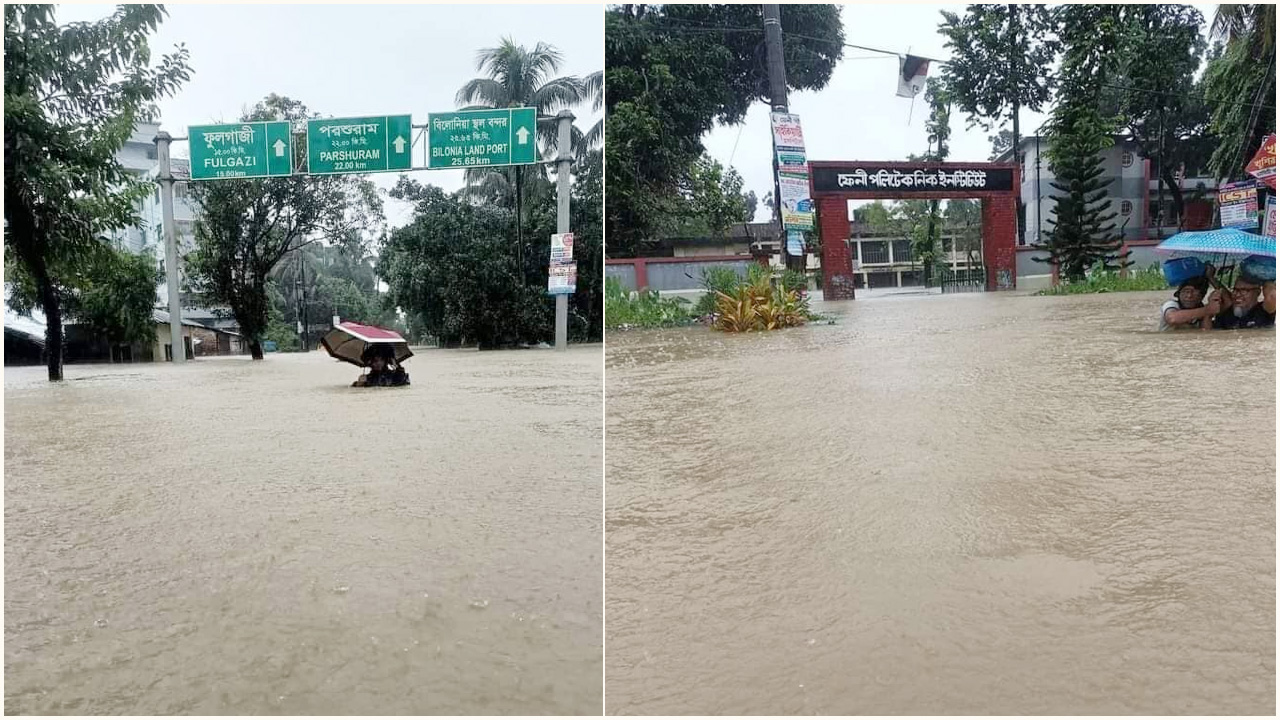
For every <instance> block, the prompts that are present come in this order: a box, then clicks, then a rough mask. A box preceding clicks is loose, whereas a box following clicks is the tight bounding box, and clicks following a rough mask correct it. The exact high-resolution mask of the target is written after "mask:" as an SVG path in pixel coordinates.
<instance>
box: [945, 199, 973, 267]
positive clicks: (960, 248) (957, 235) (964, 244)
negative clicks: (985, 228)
mask: <svg viewBox="0 0 1280 720" xmlns="http://www.w3.org/2000/svg"><path fill="white" fill-rule="evenodd" d="M943 223H944V225H945V226H946V228H947V230H948V231H950V232H951V233H952V236H953V237H954V242H953V247H954V249H955V251H956V252H963V253H964V254H965V255H966V256H967V259H968V260H969V261H970V262H973V261H974V260H976V259H977V258H979V257H981V256H982V203H981V202H979V201H978V200H948V201H947V209H946V211H945V212H944V213H943Z"/></svg>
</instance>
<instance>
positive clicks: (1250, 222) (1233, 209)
mask: <svg viewBox="0 0 1280 720" xmlns="http://www.w3.org/2000/svg"><path fill="white" fill-rule="evenodd" d="M1218 211H1219V213H1220V214H1221V216H1222V227H1224V228H1236V229H1238V230H1247V231H1249V232H1257V230H1258V185H1257V183H1256V182H1255V181H1253V180H1245V181H1244V182H1236V183H1228V184H1226V185H1223V186H1221V187H1219V188H1218Z"/></svg>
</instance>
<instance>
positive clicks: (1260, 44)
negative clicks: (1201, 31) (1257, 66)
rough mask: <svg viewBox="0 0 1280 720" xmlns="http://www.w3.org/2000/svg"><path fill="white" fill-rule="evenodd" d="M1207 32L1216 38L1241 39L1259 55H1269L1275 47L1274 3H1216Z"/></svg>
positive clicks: (1234, 40)
mask: <svg viewBox="0 0 1280 720" xmlns="http://www.w3.org/2000/svg"><path fill="white" fill-rule="evenodd" d="M1209 34H1210V36H1211V37H1213V38H1214V39H1215V40H1218V39H1221V40H1226V41H1227V42H1237V41H1241V40H1243V41H1245V42H1247V43H1248V44H1249V48H1250V49H1251V50H1253V51H1255V52H1256V53H1257V56H1258V57H1260V58H1266V57H1270V56H1271V55H1272V54H1273V53H1274V52H1275V49H1276V6H1275V5H1219V6H1218V9H1217V11H1215V12H1214V14H1213V26H1212V27H1211V28H1210V30H1209Z"/></svg>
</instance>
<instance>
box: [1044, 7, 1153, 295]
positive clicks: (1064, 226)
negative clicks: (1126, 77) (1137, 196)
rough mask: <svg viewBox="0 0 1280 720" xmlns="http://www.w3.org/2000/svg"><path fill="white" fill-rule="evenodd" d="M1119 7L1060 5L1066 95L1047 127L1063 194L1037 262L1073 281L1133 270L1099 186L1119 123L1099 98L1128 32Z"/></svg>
mask: <svg viewBox="0 0 1280 720" xmlns="http://www.w3.org/2000/svg"><path fill="white" fill-rule="evenodd" d="M1123 8H1124V6H1121V5H1070V6H1065V7H1063V8H1062V9H1061V10H1060V12H1061V18H1062V38H1063V43H1064V56H1063V62H1062V75H1061V79H1062V80H1061V82H1062V84H1061V91H1060V94H1059V99H1058V105H1057V106H1056V107H1055V108H1054V111H1053V115H1052V117H1051V118H1050V121H1049V132H1048V140H1049V149H1048V152H1047V153H1046V156H1047V158H1048V160H1049V166H1050V168H1051V169H1052V170H1053V173H1054V176H1055V179H1054V180H1053V181H1051V182H1050V185H1051V186H1052V187H1053V188H1054V189H1055V190H1057V191H1058V194H1055V195H1054V196H1053V197H1052V198H1051V200H1052V201H1053V203H1054V209H1053V217H1052V218H1051V219H1050V220H1049V224H1050V225H1051V226H1052V229H1051V230H1050V232H1049V236H1048V241H1047V242H1046V243H1045V249H1046V250H1048V252H1049V257H1048V258H1036V260H1039V261H1040V262H1051V263H1054V264H1056V265H1057V266H1058V270H1059V273H1060V274H1061V275H1062V276H1064V277H1066V279H1067V280H1068V281H1076V280H1081V279H1083V278H1084V276H1085V273H1086V272H1087V271H1088V270H1090V269H1091V268H1093V267H1095V266H1099V265H1100V266H1102V267H1104V268H1107V269H1115V268H1117V267H1119V268H1123V267H1126V266H1128V265H1129V264H1130V263H1129V262H1128V256H1129V252H1128V251H1124V252H1122V251H1121V247H1122V239H1121V237H1120V235H1119V234H1118V233H1116V232H1115V227H1116V226H1115V223H1113V222H1111V221H1112V220H1114V219H1115V218H1116V215H1117V214H1116V213H1114V212H1108V210H1109V209H1110V207H1111V201H1110V200H1108V199H1107V185H1108V184H1109V183H1110V181H1109V180H1108V181H1105V182H1104V181H1102V180H1101V179H1100V178H1101V177H1102V174H1103V172H1104V171H1105V170H1104V168H1103V165H1102V156H1101V154H1100V153H1101V151H1102V150H1104V149H1106V148H1108V147H1110V146H1111V145H1112V143H1113V142H1114V140H1113V133H1114V132H1115V129H1116V123H1117V119H1116V118H1115V117H1109V116H1107V115H1104V113H1103V111H1102V108H1101V107H1100V103H1099V98H1100V97H1101V96H1102V94H1103V93H1102V90H1103V87H1104V86H1105V84H1107V83H1108V82H1109V80H1110V79H1111V78H1112V76H1113V75H1114V73H1115V72H1116V69H1117V64H1118V60H1119V59H1118V58H1117V57H1116V55H1115V54H1114V53H1113V52H1112V51H1111V48H1114V47H1116V46H1117V45H1118V44H1119V42H1120V40H1119V36H1120V35H1121V34H1122V33H1123V32H1124V27H1123V25H1124V22H1123V21H1124V17H1123V12H1124V11H1123Z"/></svg>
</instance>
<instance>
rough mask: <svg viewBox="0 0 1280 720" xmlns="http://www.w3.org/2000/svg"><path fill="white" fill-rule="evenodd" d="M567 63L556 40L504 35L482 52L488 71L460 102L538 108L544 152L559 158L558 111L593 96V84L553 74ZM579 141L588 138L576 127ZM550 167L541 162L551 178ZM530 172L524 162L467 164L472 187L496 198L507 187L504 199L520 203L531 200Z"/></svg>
mask: <svg viewBox="0 0 1280 720" xmlns="http://www.w3.org/2000/svg"><path fill="white" fill-rule="evenodd" d="M563 64H564V56H563V55H562V54H561V53H560V51H559V50H557V49H555V48H554V47H552V46H551V45H548V44H546V43H543V42H540V43H538V44H537V45H535V46H534V48H533V49H532V50H530V49H528V48H526V47H525V46H523V45H518V44H516V42H515V41H514V40H512V39H511V38H509V37H506V38H503V39H502V42H501V43H500V44H499V45H498V46H497V47H491V48H484V49H482V50H480V51H479V53H477V54H476V70H478V71H480V72H482V73H484V75H483V76H481V77H477V78H473V79H471V80H468V81H467V83H466V84H465V85H463V86H462V88H461V89H459V90H458V95H457V98H456V101H457V103H458V105H460V106H462V109H464V110H477V109H485V108H507V107H532V108H535V109H536V110H537V114H538V123H537V125H538V133H537V134H538V144H539V145H540V146H541V153H542V157H544V158H546V157H553V156H554V154H555V151H556V147H557V143H558V138H557V135H558V133H559V130H558V128H557V124H556V122H555V115H556V113H557V112H558V111H560V110H563V109H565V108H570V107H573V106H575V105H578V104H579V103H581V102H582V101H583V100H584V99H586V98H587V95H588V88H587V87H586V86H585V85H584V83H583V81H582V80H580V79H579V78H576V77H572V76H565V77H553V74H554V73H556V72H557V71H559V70H560V66H561V65H563ZM601 89H603V88H601ZM573 141H574V145H575V146H581V144H582V143H583V142H584V138H583V136H582V134H581V133H580V132H578V131H577V130H576V128H575V133H574V137H573ZM545 167H546V166H535V168H534V172H537V173H538V174H539V176H540V177H543V178H545V177H546V170H545ZM524 175H525V169H524V168H523V167H521V166H519V165H515V166H503V167H473V168H467V170H466V181H467V186H468V187H469V188H477V191H476V192H478V193H479V195H480V196H481V197H484V196H486V195H487V196H488V197H494V188H495V187H497V188H502V189H503V194H505V197H502V195H501V194H499V195H498V197H499V198H501V199H503V200H505V201H506V202H513V201H514V203H515V204H516V205H520V204H522V203H523V202H524V201H527V200H528V199H529V198H527V197H525V196H524V194H523V190H524V184H525V183H524Z"/></svg>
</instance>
